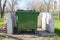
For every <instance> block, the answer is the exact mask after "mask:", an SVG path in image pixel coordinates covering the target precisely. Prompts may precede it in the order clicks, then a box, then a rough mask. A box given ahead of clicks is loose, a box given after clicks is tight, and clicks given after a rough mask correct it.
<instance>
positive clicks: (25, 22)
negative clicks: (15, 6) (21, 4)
mask: <svg viewBox="0 0 60 40" xmlns="http://www.w3.org/2000/svg"><path fill="white" fill-rule="evenodd" d="M38 14H39V12H36V11H34V10H18V11H17V12H16V20H17V28H18V31H22V30H36V29H37V17H38Z"/></svg>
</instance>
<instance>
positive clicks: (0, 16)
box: [0, 0, 1, 18]
mask: <svg viewBox="0 0 60 40" xmlns="http://www.w3.org/2000/svg"><path fill="white" fill-rule="evenodd" d="M0 18H1V0H0Z"/></svg>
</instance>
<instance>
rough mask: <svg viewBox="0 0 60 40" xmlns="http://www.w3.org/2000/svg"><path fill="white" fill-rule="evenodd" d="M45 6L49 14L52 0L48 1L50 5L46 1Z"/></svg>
mask: <svg viewBox="0 0 60 40" xmlns="http://www.w3.org/2000/svg"><path fill="white" fill-rule="evenodd" d="M44 3H45V6H46V8H47V12H49V9H50V8H49V5H50V0H49V1H48V3H47V2H46V1H45V0H44Z"/></svg>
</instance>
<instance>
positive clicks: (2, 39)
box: [0, 32, 57, 40]
mask: <svg viewBox="0 0 60 40" xmlns="http://www.w3.org/2000/svg"><path fill="white" fill-rule="evenodd" d="M0 40H57V39H56V37H55V36H41V35H39V34H38V32H37V34H34V33H33V32H21V33H20V34H13V35H6V34H4V33H0Z"/></svg>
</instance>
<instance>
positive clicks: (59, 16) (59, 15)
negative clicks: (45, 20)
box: [58, 12, 60, 20]
mask: <svg viewBox="0 0 60 40" xmlns="http://www.w3.org/2000/svg"><path fill="white" fill-rule="evenodd" d="M58 19H59V20H60V12H59V13H58Z"/></svg>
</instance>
